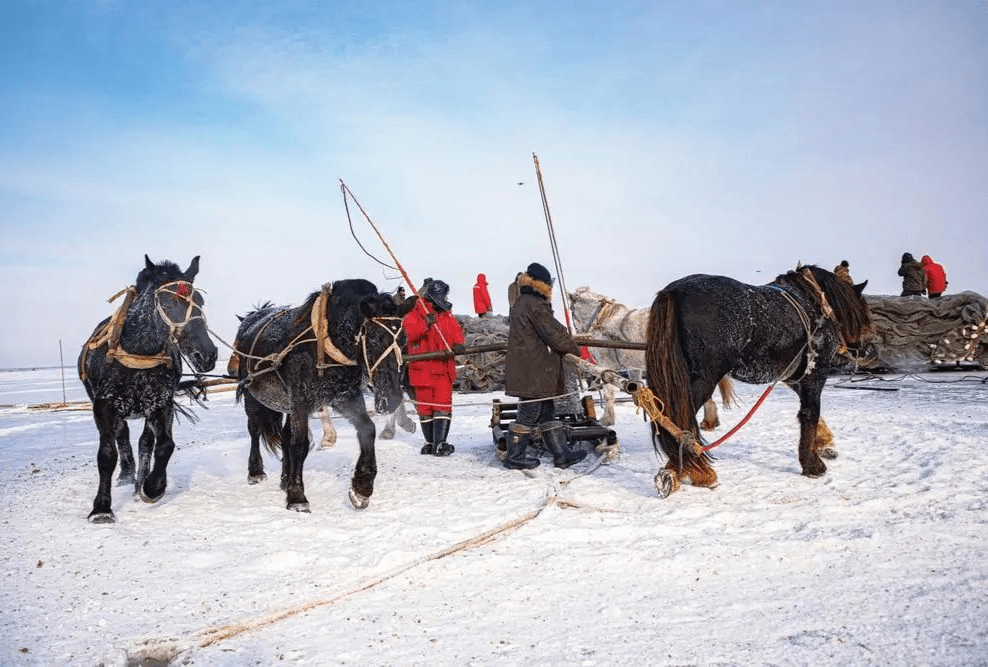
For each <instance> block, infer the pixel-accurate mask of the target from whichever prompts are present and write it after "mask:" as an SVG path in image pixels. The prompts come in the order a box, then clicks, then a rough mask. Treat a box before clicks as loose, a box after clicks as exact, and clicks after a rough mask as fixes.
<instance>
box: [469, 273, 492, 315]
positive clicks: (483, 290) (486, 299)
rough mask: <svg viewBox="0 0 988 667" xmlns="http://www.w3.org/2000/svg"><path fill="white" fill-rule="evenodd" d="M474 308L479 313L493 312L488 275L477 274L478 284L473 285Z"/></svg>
mask: <svg viewBox="0 0 988 667" xmlns="http://www.w3.org/2000/svg"><path fill="white" fill-rule="evenodd" d="M473 309H474V312H476V313H477V314H478V315H484V314H485V313H489V312H491V310H493V306H491V295H490V293H488V291H487V276H485V275H484V274H483V273H478V274H477V284H476V285H474V286H473Z"/></svg>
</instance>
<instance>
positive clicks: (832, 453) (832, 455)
mask: <svg viewBox="0 0 988 667" xmlns="http://www.w3.org/2000/svg"><path fill="white" fill-rule="evenodd" d="M817 453H818V454H819V455H820V458H824V459H836V458H837V450H836V449H834V448H833V447H824V448H823V449H821V450H820V451H819V452H817Z"/></svg>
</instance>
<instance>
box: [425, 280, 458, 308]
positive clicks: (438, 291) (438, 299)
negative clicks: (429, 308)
mask: <svg viewBox="0 0 988 667" xmlns="http://www.w3.org/2000/svg"><path fill="white" fill-rule="evenodd" d="M427 280H428V282H427V283H426V285H425V293H424V294H423V296H424V297H425V299H426V300H427V301H428V302H429V303H431V304H432V305H433V306H435V307H436V308H437V309H438V310H452V308H453V304H452V303H450V302H449V300H448V299H447V298H446V296H447V295H448V294H449V284H448V283H446V282H444V281H442V280H433V279H431V278H428V279H427Z"/></svg>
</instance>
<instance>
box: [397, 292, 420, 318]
mask: <svg viewBox="0 0 988 667" xmlns="http://www.w3.org/2000/svg"><path fill="white" fill-rule="evenodd" d="M418 300H419V298H418V296H413V297H409V298H407V299H405V300H404V301H403V302H402V303H401V305H400V306H398V314H399V315H401V316H402V317H404V316H405V315H408V314H409V313H410V312H412V308H414V307H415V304H416V303H417V302H418Z"/></svg>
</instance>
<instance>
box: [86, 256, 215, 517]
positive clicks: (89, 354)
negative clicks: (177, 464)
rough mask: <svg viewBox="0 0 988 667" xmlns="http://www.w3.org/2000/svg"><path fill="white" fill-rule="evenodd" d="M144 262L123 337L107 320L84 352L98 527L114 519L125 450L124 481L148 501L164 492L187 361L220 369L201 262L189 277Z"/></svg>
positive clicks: (195, 263) (123, 313) (176, 269)
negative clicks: (198, 279) (133, 436)
mask: <svg viewBox="0 0 988 667" xmlns="http://www.w3.org/2000/svg"><path fill="white" fill-rule="evenodd" d="M144 262H145V267H144V269H143V270H142V271H141V272H140V273H139V274H138V275H137V281H136V283H135V285H134V287H133V291H132V299H133V300H132V301H131V302H130V304H129V306H126V307H122V308H124V310H121V311H120V315H121V316H122V327H121V328H120V329H119V336H118V338H117V337H116V336H113V335H110V334H111V331H110V329H111V327H109V325H110V324H111V319H112V320H116V318H107V319H106V320H103V322H101V323H100V324H99V325H98V326H97V327H96V329H95V330H94V331H93V335H92V336H91V337H90V339H89V341H87V343H86V344H85V345H84V346H83V348H82V352H81V353H80V355H79V362H78V370H79V378H80V379H81V380H82V383H83V385H84V386H85V388H86V393H87V394H88V395H89V398H90V400H92V402H93V418H94V419H95V421H96V428H97V429H98V431H99V438H100V440H99V450H98V452H97V455H96V462H97V466H98V468H99V489H98V491H97V493H96V499H95V500H94V501H93V510H92V512H91V513H90V514H89V520H90V521H91V522H93V523H110V522H112V521H114V516H113V510H112V509H111V495H110V479H111V477H112V476H113V471H114V469H115V468H116V465H117V460H118V448H119V459H120V483H121V484H124V483H129V482H131V481H133V482H134V483H135V487H136V493H138V494H140V496H141V497H142V498H143V499H144V500H145V501H147V502H155V501H157V500H158V499H160V498H161V496H163V495H164V493H165V487H166V486H167V477H166V474H165V468H166V466H167V465H168V460H169V458H170V457H171V455H172V451H173V450H174V448H175V442H174V441H173V440H172V421H173V418H174V414H175V410H176V409H179V410H181V408H179V407H178V406H177V404H176V403H175V391H176V390H177V389H178V387H179V381H180V380H181V378H182V357H183V356H184V357H185V358H187V359H188V360H189V361H190V362H191V363H192V365H193V366H194V367H195V369H196V370H197V371H198V372H201V373H207V372H209V371H211V370H212V369H213V366H214V365H215V364H216V355H217V351H216V346H215V345H214V344H213V342H212V341H211V340H210V339H209V334H208V331H207V329H206V322H205V317H204V315H203V312H202V306H203V301H202V295H201V293H200V292H199V291H197V290H196V289H195V288H194V287H193V286H192V282H193V280H194V279H195V276H196V274H197V273H198V272H199V257H198V256H197V257H196V258H195V259H193V260H192V263H191V264H190V265H189V268H188V269H186V270H185V271H184V272H183V271H182V270H181V269H179V267H178V266H176V265H175V264H173V263H172V262H169V261H167V260H166V261H163V262H161V263H160V264H155V263H153V262H152V261H151V260H150V259H149V258H148V257H147V255H145V256H144ZM128 298H129V297H128ZM114 324H116V322H114ZM132 366H136V367H132ZM140 366H146V367H144V368H142V367H140ZM137 418H144V432H143V433H142V435H141V438H140V441H139V445H138V455H139V465H138V468H137V476H136V478H135V477H134V455H133V452H132V450H131V446H130V437H129V429H128V427H127V419H137ZM152 453H153V454H154V467H153V468H152V467H151V455H152Z"/></svg>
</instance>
